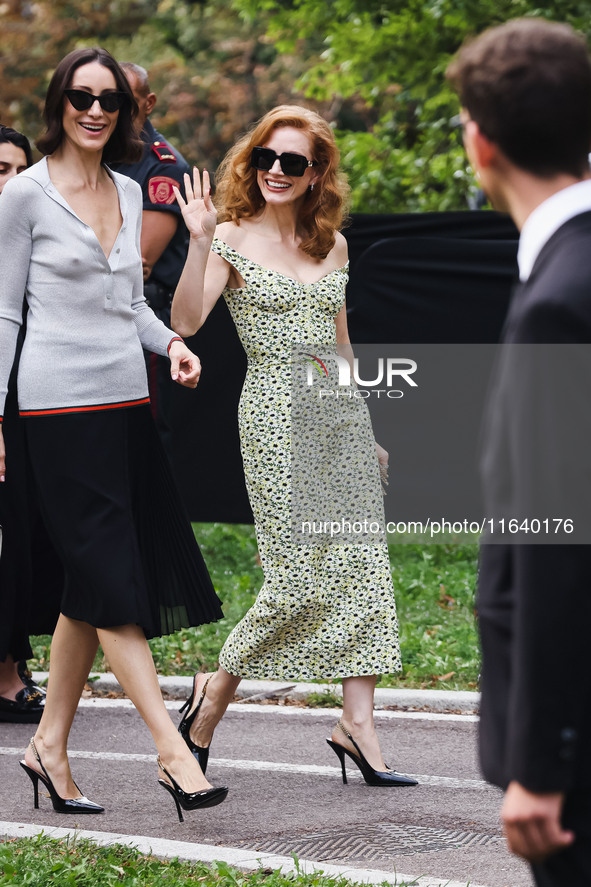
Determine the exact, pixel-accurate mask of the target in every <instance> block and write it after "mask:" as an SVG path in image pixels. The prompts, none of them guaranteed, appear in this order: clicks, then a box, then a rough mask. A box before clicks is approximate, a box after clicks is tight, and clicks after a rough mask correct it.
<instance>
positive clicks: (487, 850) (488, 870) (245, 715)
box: [0, 681, 532, 887]
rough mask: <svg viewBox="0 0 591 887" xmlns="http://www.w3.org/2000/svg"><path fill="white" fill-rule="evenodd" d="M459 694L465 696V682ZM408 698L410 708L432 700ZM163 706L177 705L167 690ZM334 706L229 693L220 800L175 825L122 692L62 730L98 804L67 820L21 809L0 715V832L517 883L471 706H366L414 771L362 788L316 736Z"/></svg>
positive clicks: (499, 885) (238, 860) (427, 880)
mask: <svg viewBox="0 0 591 887" xmlns="http://www.w3.org/2000/svg"><path fill="white" fill-rule="evenodd" d="M185 683H187V682H186V681H185ZM283 686H285V685H283ZM184 687H185V685H184V684H183V685H182V689H184ZM169 689H170V688H169ZM250 689H251V691H252V690H253V689H254V690H257V691H258V693H257V694H256V695H258V696H260V694H261V693H264V692H268V690H264V689H262V688H261V686H260V685H258V686H256V687H254V688H250ZM468 695H469V696H471V697H472V702H473V698H474V694H468ZM420 698H421V701H422V702H423V703H424V705H423V706H422V707H423V708H428V707H429V706H431V707H432V705H433V703H434V701H435V700H434V699H433V697H431V700H430V701H429V699H428V698H427V697H420ZM468 701H470V700H468ZM453 702H454V697H451V699H445V700H444V704H445V707H447V708H455V709H456V710H457V709H459V708H461V706H460V704H459V703H460V702H461V700H460V699H459V698H458V699H456V700H455V702H456V703H457V704H456V705H455V706H454V705H452V703H453ZM439 704H440V705H441V704H442V703H441V700H440V702H439ZM167 705H168V707H169V708H170V709H171V713H173V717H174V718H175V719H176V718H178V715H176V714H174V712H175V710H176V709H178V706H179V703H178V702H173V701H169V702H168V703H167ZM337 716H338V711H336V710H334V711H332V710H326V709H304V708H297V707H293V706H288V705H283V706H282V705H262V704H257V703H242V704H241V703H235V704H233V705H232V706H230V709H229V711H228V714H227V715H226V717H225V718H224V720H223V721H222V724H221V725H220V727H219V728H218V730H217V731H216V736H215V741H214V746H213V749H212V755H211V764H210V768H209V770H208V776H209V777H210V779H211V781H212V782H213V784H214V785H215V784H217V785H219V784H225V785H228V786H230V793H229V795H228V799H227V801H226V802H225V803H224V804H222V805H220V806H219V807H215V808H212V809H211V810H204V811H195V812H194V813H192V814H187V815H186V819H185V823H184V824H182V825H180V824H179V823H178V821H177V818H176V812H175V809H174V804H173V802H172V799H171V798H170V797H169V796H168V795H165V794H164V793H163V791H162V789H161V788H160V787H159V786H158V784H157V781H156V770H155V763H154V751H153V747H152V744H151V740H150V736H149V734H148V732H147V730H146V728H145V726H144V725H143V723H142V722H141V720H140V718H139V716H138V715H137V713H136V712H135V710H134V709H133V707H132V706H131V703H130V702H129V701H128V700H108V699H88V700H82V701H81V704H80V710H79V712H78V715H77V717H76V720H75V723H74V728H73V731H72V738H71V750H72V751H71V758H72V764H73V769H74V772H75V777H76V779H77V780H78V782H79V783H80V784H81V785H82V787H83V790H84V792H85V793H87V794H88V796H89V797H91V798H93V799H95V800H98V801H100V802H101V803H102V804H104V806H105V807H106V812H105V813H104V814H102V815H101V816H93V817H88V816H87V817H80V821H79V822H76V821H75V820H74V821H72V820H73V819H74V818H73V817H72V819H66V817H64V816H63V815H59V814H56V813H54V812H53V810H52V808H51V805H50V803H49V801H48V800H46V799H45V798H43V797H42V798H41V802H40V803H41V809H40V810H38V811H35V810H34V809H33V804H32V787H31V785H30V783H29V782H28V780H26V777H25V775H24V774H23V773H22V771H21V770H20V768H18V766H17V761H18V759H19V757H21V756H22V751H23V748H24V746H25V745H26V742H27V740H28V738H29V736H30V734H31V732H32V730H31V728H30V727H28V726H27V725H14V724H12V725H11V724H0V761H1V762H2V763H1V767H2V773H3V780H2V782H3V786H4V791H3V795H4V803H3V805H2V808H3V814H2V815H1V819H2V820H3V821H2V822H0V834H5V835H9V836H17V835H27V834H36V833H38V832H39V831H40V830H41V829H43V830H44V831H45V832H46V833H47V834H50V833H54V834H56V835H60V834H64V833H65V832H67V831H68V830H69V829H71V828H75V827H77V826H80V829H81V831H79V832H78V833H79V834H80V835H85V834H88V835H89V836H92V837H93V838H94V839H95V840H98V841H100V842H101V843H110V842H113V841H117V842H120V843H130V844H133V845H135V846H137V847H140V848H141V849H142V850H146V851H147V850H148V849H151V850H152V851H153V852H155V853H157V854H158V855H161V856H167V857H168V856H179V857H181V858H187V859H201V860H205V861H209V860H212V859H220V860H225V861H226V862H228V863H230V864H233V865H237V866H239V867H241V868H245V869H251V868H256V867H257V866H259V865H262V866H263V867H273V868H279V867H281V868H282V869H283V870H290V869H292V868H293V865H294V862H293V859H292V857H291V853H296V855H297V856H298V858H299V860H300V867H302V868H303V869H305V870H309V869H314V868H316V869H321V870H323V871H325V872H327V873H329V874H346V875H347V876H348V877H350V878H351V879H352V880H356V881H365V882H369V883H381V882H382V881H389V882H390V883H392V884H395V883H401V882H404V881H408V882H411V881H412V883H413V884H416V887H443V885H449V887H465V885H466V884H467V883H468V882H469V884H470V887H477V885H482V887H530V885H531V883H532V882H531V878H530V876H529V873H528V870H527V868H526V867H525V866H524V865H522V864H521V863H520V862H519V861H518V860H516V859H515V858H513V857H511V856H510V855H509V854H508V853H507V851H506V849H505V846H504V843H503V840H502V837H501V835H500V829H499V825H498V808H499V800H500V796H499V792H497V791H496V790H495V789H493V788H491V787H490V786H487V785H486V783H484V782H483V781H482V779H481V777H480V774H479V772H478V768H477V765H476V752H475V740H476V720H477V719H476V716H475V715H473V714H459V713H455V714H444V713H440V712H434V711H432V710H427V711H421V712H416V711H414V712H411V711H408V712H407V711H382V712H378V713H377V714H376V720H377V724H378V730H379V732H380V735H381V741H382V744H383V747H384V749H385V751H386V759H387V760H388V761H389V762H390V763H391V765H392V766H394V767H395V768H396V769H398V770H400V771H402V772H407V773H412V774H413V775H416V776H417V777H418V779H419V781H420V785H419V786H418V787H416V788H403V789H380V788H372V787H370V786H367V785H366V784H365V783H364V782H363V780H362V779H361V777H360V775H359V774H358V773H357V772H356V771H354V770H352V769H351V770H349V771H348V772H349V774H350V780H349V784H348V785H346V786H345V785H343V784H342V782H341V778H340V766H339V764H338V761H337V759H336V757H335V756H334V754H333V753H332V751H331V750H330V748H329V747H328V746H327V745H326V743H325V741H324V739H325V737H326V736H327V735H329V733H330V730H331V728H332V725H333V724H334V721H335V718H336V717H337ZM64 820H65V821H64ZM66 826H67V829H66V830H65V831H64V829H65V827H66ZM56 829H57V831H55V830H56ZM89 830H92V832H91V831H89ZM415 879H416V880H415Z"/></svg>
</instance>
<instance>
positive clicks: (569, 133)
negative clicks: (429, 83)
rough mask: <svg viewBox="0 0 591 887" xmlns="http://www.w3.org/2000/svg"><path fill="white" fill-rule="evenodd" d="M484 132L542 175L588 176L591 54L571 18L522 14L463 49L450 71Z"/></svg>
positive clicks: (513, 157) (511, 156) (518, 163)
mask: <svg viewBox="0 0 591 887" xmlns="http://www.w3.org/2000/svg"><path fill="white" fill-rule="evenodd" d="M446 76H447V78H448V79H449V80H450V81H451V82H452V84H453V85H454V86H455V88H456V90H457V92H458V94H459V97H460V101H461V103H462V105H463V107H464V108H466V110H467V111H468V113H469V115H470V117H471V118H472V120H474V121H475V122H476V123H477V124H478V126H479V127H480V130H481V132H482V133H483V134H484V135H485V136H486V137H487V138H488V139H490V141H492V142H494V143H495V144H497V145H498V146H499V148H500V149H501V150H502V151H503V153H504V154H505V155H506V156H507V157H508V159H509V160H510V161H512V162H513V163H514V164H515V165H516V166H518V167H520V168H522V169H524V170H526V171H527V172H530V173H532V174H534V175H536V176H539V177H542V178H548V177H551V176H554V175H557V174H560V173H566V174H569V175H573V176H576V177H577V178H579V177H581V176H582V175H583V174H584V172H585V171H586V170H587V169H588V167H589V164H588V154H589V150H590V143H591V60H590V58H589V52H588V49H587V45H586V43H585V40H584V39H583V37H581V36H580V35H578V34H577V33H576V32H575V31H574V30H573V29H572V28H571V27H570V25H564V24H558V23H556V22H548V21H544V20H543V19H535V18H525V19H515V20H514V21H510V22H507V23H506V24H504V25H500V26H499V27H496V28H490V29H489V30H487V31H485V32H484V33H483V34H481V35H480V36H479V37H477V38H476V39H475V40H473V41H472V42H471V43H468V44H467V45H465V46H464V47H462V49H460V51H459V53H458V55H457V56H456V58H455V59H454V60H453V61H452V62H451V64H450V65H449V67H448V69H447V73H446Z"/></svg>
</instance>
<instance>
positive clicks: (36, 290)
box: [0, 49, 227, 818]
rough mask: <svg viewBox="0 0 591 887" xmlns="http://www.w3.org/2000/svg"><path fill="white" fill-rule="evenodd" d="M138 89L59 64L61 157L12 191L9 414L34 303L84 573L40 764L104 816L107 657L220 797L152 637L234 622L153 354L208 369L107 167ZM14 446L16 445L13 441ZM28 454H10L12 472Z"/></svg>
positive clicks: (70, 556) (53, 457) (39, 390)
mask: <svg viewBox="0 0 591 887" xmlns="http://www.w3.org/2000/svg"><path fill="white" fill-rule="evenodd" d="M133 111H134V103H133V96H132V93H131V92H130V90H129V86H128V85H127V80H126V78H125V75H124V74H123V72H122V71H121V69H120V68H119V66H118V65H117V63H116V62H115V60H114V59H113V58H112V56H111V55H109V53H107V52H106V51H105V50H101V49H83V50H77V51H75V52H73V53H70V54H69V55H68V56H67V57H66V58H65V59H63V60H62V62H61V63H60V64H59V66H58V67H57V69H56V71H55V73H54V75H53V77H52V79H51V82H50V85H49V89H48V93H47V99H46V105H45V122H46V127H47V130H46V133H45V135H44V136H43V137H42V138H41V139H40V140H39V142H38V147H39V148H40V150H41V151H42V152H43V153H45V154H48V155H49V156H47V157H44V159H43V160H42V161H40V162H39V163H37V164H35V165H34V166H33V167H31V169H29V170H27V171H26V172H24V173H22V174H21V175H20V176H19V177H18V178H16V179H13V180H12V181H11V182H10V183H9V184H8V185H7V186H6V188H5V190H4V193H3V194H2V197H1V198H0V239H1V241H2V244H3V252H2V256H1V258H0V266H1V267H0V414H1V412H2V406H3V401H4V393H5V391H6V383H7V380H8V375H9V373H10V367H11V365H12V359H13V356H14V347H15V343H16V338H17V335H18V330H19V327H20V323H21V312H22V302H23V297H24V296H25V294H26V298H27V302H28V305H29V313H28V318H27V330H26V336H25V341H24V345H23V350H22V354H21V360H20V367H19V376H18V396H19V410H20V414H21V416H23V417H24V424H25V431H26V436H27V445H28V448H29V453H30V458H31V464H32V466H33V470H34V473H35V480H36V482H37V486H38V490H39V496H40V500H41V506H42V509H43V514H44V519H45V522H46V525H47V528H48V530H49V532H50V535H51V537H52V541H53V543H54V545H55V547H56V549H57V551H58V553H59V555H60V558H61V560H62V562H63V564H64V568H65V572H66V584H65V590H64V594H63V597H62V602H61V613H60V617H59V620H58V623H57V627H56V630H55V633H54V636H53V642H52V647H51V661H50V677H49V685H48V691H47V699H46V704H45V710H44V713H43V717H42V719H41V722H40V724H39V727H38V729H37V732H36V733H35V736H34V737H33V739H32V741H31V743H30V745H29V746H28V748H27V750H26V754H25V760H24V761H23V762H21V763H22V766H23V768H24V769H25V771H26V773H27V774H28V775H29V776H30V778H31V780H32V781H33V785H34V788H35V801H37V785H38V781H39V780H41V782H42V783H44V784H45V786H46V787H47V789H48V790H49V792H50V795H51V799H52V802H53V806H54V809H55V810H56V811H58V812H63V813H74V814H78V813H98V812H101V811H102V809H103V808H102V807H101V806H100V805H98V804H95V803H93V802H91V801H88V799H87V798H85V797H83V796H81V793H80V791H79V789H78V788H77V786H76V784H75V783H74V781H73V779H72V775H71V772H70V767H69V763H68V758H67V740H68V735H69V731H70V727H71V724H72V719H73V717H74V713H75V711H76V706H77V703H78V700H79V698H80V693H81V690H82V687H83V685H84V681H85V680H86V677H87V676H88V672H89V670H90V668H91V666H92V662H93V659H94V656H95V653H96V650H97V647H98V644H99V643H100V645H101V646H102V648H103V652H104V654H105V656H106V658H107V660H108V662H109V665H110V666H111V668H112V670H113V672H114V673H115V675H116V676H117V678H118V679H119V681H120V683H121V685H122V686H123V688H124V690H125V691H126V693H127V694H128V696H129V697H130V698H131V699H132V701H133V702H134V704H135V706H136V708H137V709H138V711H139V712H140V714H141V716H142V717H143V719H144V721H145V722H146V724H147V726H148V728H149V729H150V731H151V733H152V736H153V738H154V742H155V744H156V748H157V750H158V754H159V758H158V765H159V770H158V772H159V777H160V778H159V781H160V783H161V784H162V785H163V787H164V788H165V789H166V790H167V791H169V792H170V793H171V794H172V795H173V797H174V799H175V802H176V804H177V810H178V813H179V818H181V812H180V808H181V807H183V808H184V809H195V808H197V807H201V806H212V805H214V804H217V803H220V801H222V800H223V799H224V798H225V796H226V793H227V790H226V789H225V788H219V789H214V788H212V787H211V786H210V784H209V783H208V782H207V780H206V779H205V777H204V776H203V773H202V772H201V770H200V768H199V767H198V766H197V763H196V761H195V760H194V758H193V757H192V756H191V754H190V752H189V750H188V749H187V747H186V745H185V744H184V743H183V742H182V740H181V738H180V737H179V736H178V734H177V732H176V730H175V728H174V725H173V724H172V721H171V719H170V717H169V715H168V713H167V711H166V708H165V706H164V703H163V700H162V696H161V693H160V689H159V685H158V680H157V676H156V671H155V668H154V663H153V660H152V657H151V654H150V649H149V646H148V643H147V638H149V637H153V636H156V635H161V634H166V633H168V632H171V631H174V630H176V629H179V628H181V627H184V626H188V625H198V624H202V623H204V622H209V621H212V620H215V619H217V618H219V616H220V613H221V611H220V607H219V601H218V599H217V596H216V595H215V592H214V590H213V587H212V585H211V581H210V579H209V575H208V573H207V570H206V569H205V565H204V564H203V560H202V558H201V556H200V553H199V550H198V548H197V545H196V543H195V540H194V537H193V534H192V531H191V527H190V525H189V523H188V522H187V521H186V519H185V518H184V517H183V516H182V509H181V508H180V504H179V500H178V496H177V495H176V491H175V490H174V486H173V483H172V480H171V474H170V469H169V467H168V465H167V463H166V458H165V457H164V456H163V454H162V450H161V447H160V443H159V440H158V436H157V434H156V432H155V429H154V426H153V422H152V418H151V415H150V411H149V407H148V406H147V403H148V397H147V381H146V374H145V368H144V361H143V356H142V346H144V347H146V348H148V349H151V350H154V351H156V352H157V353H159V354H164V355H165V354H166V353H167V352H168V354H169V356H170V360H171V374H172V378H173V379H175V380H177V381H178V382H179V383H181V384H183V385H186V386H188V387H194V386H195V385H196V384H197V381H198V378H199V373H200V365H199V361H198V359H197V358H196V357H195V355H193V354H192V353H191V352H190V351H189V350H188V349H187V347H186V346H185V344H184V342H183V341H182V340H181V339H180V338H179V337H178V336H175V335H174V334H173V333H172V332H171V331H170V330H168V329H166V327H165V326H164V325H163V324H162V323H161V322H160V321H159V320H157V318H156V317H155V316H154V314H153V313H152V311H151V310H150V308H149V307H148V306H147V304H146V303H145V301H144V299H143V294H142V267H141V257H140V252H139V237H140V223H141V207H142V202H141V192H140V189H139V187H138V186H137V185H136V184H135V183H134V182H132V181H131V180H130V179H128V178H126V177H125V176H121V175H118V174H116V173H112V172H110V170H109V169H108V167H107V166H105V161H109V160H115V159H117V160H124V159H128V158H129V159H134V158H136V157H137V156H139V150H140V148H141V146H140V145H139V144H138V143H137V142H136V138H135V135H134V131H133V125H132V115H133ZM0 446H1V445H0ZM2 476H5V478H6V481H8V480H9V478H10V452H8V454H7V456H6V466H5V460H4V453H3V451H2V450H1V449H0V477H2Z"/></svg>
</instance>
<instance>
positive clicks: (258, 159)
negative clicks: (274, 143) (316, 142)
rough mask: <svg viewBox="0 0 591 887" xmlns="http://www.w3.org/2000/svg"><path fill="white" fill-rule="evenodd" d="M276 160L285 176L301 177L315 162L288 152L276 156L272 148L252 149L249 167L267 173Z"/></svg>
mask: <svg viewBox="0 0 591 887" xmlns="http://www.w3.org/2000/svg"><path fill="white" fill-rule="evenodd" d="M276 160H279V163H280V164H281V169H282V171H283V173H284V174H285V175H286V176H296V177H297V176H303V175H304V173H305V172H306V170H307V169H308V167H309V166H316V161H315V160H308V158H307V157H304V155H303V154H292V153H290V152H289V151H284V153H283V154H277V152H276V151H273V149H272V148H253V149H252V154H251V157H250V165H251V166H252V168H253V169H260V170H262V171H263V172H268V171H269V170H270V169H271V168H272V167H273V164H274V163H275V161H276Z"/></svg>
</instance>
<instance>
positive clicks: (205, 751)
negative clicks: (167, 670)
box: [179, 672, 213, 775]
mask: <svg viewBox="0 0 591 887" xmlns="http://www.w3.org/2000/svg"><path fill="white" fill-rule="evenodd" d="M197 674H199V672H197ZM196 677H197V675H195V677H194V678H193V692H192V693H191V695H190V696H189V698H188V699H187V701H186V702H185V704H184V705H183V706H182V708H180V709H179V713H180V714H182V713H183V712H184V711H187V712H190V714H186V715H184V717H183V719H182V721H181V722H180V724H179V733H180V734H181V736H182V737H183V739H184V740H185V742H186V743H187V745H188V747H189V750H190V752H191V754H192V755H193V757H194V758H196V760H197V763H198V764H199V766H200V767H201V770H202V772H203V774H204V775H205V771H206V770H207V762H208V760H209V746H207V747H205V746H202V745H195V743H194V742H193V740H192V739H191V727H192V726H193V722H194V721H195V718H196V717H197V715H198V714H199V709H200V708H201V705H202V703H203V700H204V699H205V693H206V691H207V685H208V684H209V682H210V680H211V678H212V677H213V675H210V676H209V677H208V679H207V680H206V681H205V683H204V684H203V688H202V690H201V696H200V697H199V702H198V703H197V705H196V707H195V710H194V711H191V707H192V705H193V700H194V699H195V678H196Z"/></svg>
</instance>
